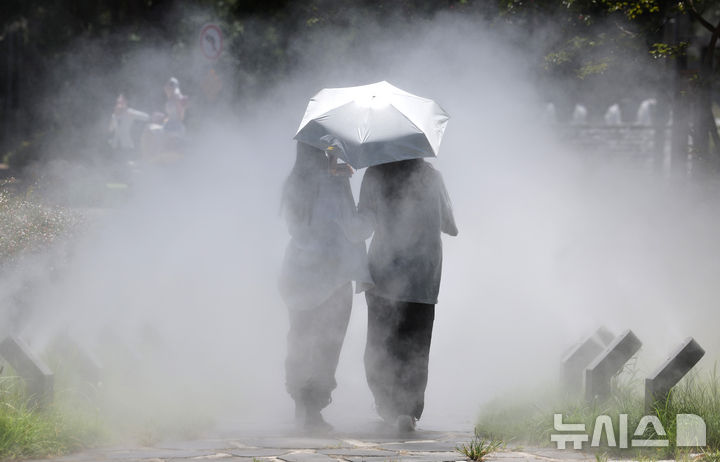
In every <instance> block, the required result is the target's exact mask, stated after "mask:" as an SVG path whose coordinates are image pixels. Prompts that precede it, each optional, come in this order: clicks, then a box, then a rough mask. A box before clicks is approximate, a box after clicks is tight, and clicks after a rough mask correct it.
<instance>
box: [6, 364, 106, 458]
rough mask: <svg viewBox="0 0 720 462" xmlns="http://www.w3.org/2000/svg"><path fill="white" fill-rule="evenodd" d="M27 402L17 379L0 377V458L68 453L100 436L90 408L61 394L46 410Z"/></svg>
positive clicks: (91, 442)
mask: <svg viewBox="0 0 720 462" xmlns="http://www.w3.org/2000/svg"><path fill="white" fill-rule="evenodd" d="M28 403H29V401H28V399H27V398H26V397H25V396H24V394H23V392H22V388H21V386H20V380H19V379H18V378H17V377H13V376H4V377H0V459H3V460H5V459H17V458H28V457H47V456H57V455H62V454H67V453H70V452H73V451H77V450H80V449H83V448H85V447H88V446H90V445H93V444H94V443H96V442H97V441H99V440H100V439H102V437H103V430H102V426H101V425H100V420H99V416H98V414H97V411H96V410H95V409H93V408H92V407H91V406H78V405H77V402H75V401H74V400H72V399H70V398H69V397H68V396H63V395H62V394H58V396H57V397H56V400H55V403H54V404H53V405H51V406H50V407H48V408H46V409H39V408H35V407H33V406H31V405H29V404H28Z"/></svg>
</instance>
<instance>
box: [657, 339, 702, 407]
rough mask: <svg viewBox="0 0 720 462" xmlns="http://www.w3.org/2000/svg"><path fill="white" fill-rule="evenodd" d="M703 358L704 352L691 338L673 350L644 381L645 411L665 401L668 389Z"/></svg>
mask: <svg viewBox="0 0 720 462" xmlns="http://www.w3.org/2000/svg"><path fill="white" fill-rule="evenodd" d="M703 356H705V350H704V349H703V348H702V347H701V346H700V345H698V343H697V342H696V341H695V339H693V338H692V337H688V338H686V339H685V340H684V341H683V342H682V343H681V344H680V346H678V347H677V348H675V349H674V350H673V351H672V353H670V357H668V359H666V360H665V362H664V363H662V364H661V365H660V367H658V368H657V369H656V370H655V372H654V373H652V374H651V375H650V377H648V378H647V379H645V410H646V411H647V412H651V411H652V410H653V408H654V407H655V404H656V403H657V402H662V401H667V399H668V398H669V396H670V389H671V388H672V387H674V386H675V385H677V383H678V382H679V381H680V379H682V378H683V377H684V376H685V375H686V374H687V373H688V372H690V369H692V368H693V367H695V365H696V364H697V363H698V361H700V359H702V357H703Z"/></svg>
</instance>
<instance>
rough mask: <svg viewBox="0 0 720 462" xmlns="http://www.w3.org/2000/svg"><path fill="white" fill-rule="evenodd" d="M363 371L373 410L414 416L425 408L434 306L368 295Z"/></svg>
mask: <svg viewBox="0 0 720 462" xmlns="http://www.w3.org/2000/svg"><path fill="white" fill-rule="evenodd" d="M365 297H366V299H367V305H368V332H367V345H366V347H365V375H366V376H367V382H368V385H369V386H370V390H371V391H372V394H373V396H374V397H375V406H376V407H377V410H378V413H379V414H380V416H382V417H383V418H384V419H385V420H390V421H392V420H394V419H395V418H396V417H397V416H399V415H409V416H413V417H415V418H417V419H419V418H420V416H421V415H422V412H423V408H424V407H425V387H426V386H427V378H428V358H429V354H430V341H431V339H432V328H433V321H434V319H435V305H430V304H425V303H409V302H400V301H395V300H389V299H387V298H383V297H378V296H377V295H373V294H371V293H366V295H365Z"/></svg>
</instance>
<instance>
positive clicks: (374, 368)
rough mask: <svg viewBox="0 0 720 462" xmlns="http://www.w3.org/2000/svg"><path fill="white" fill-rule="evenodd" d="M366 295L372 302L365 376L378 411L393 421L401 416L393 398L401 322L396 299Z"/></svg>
mask: <svg viewBox="0 0 720 462" xmlns="http://www.w3.org/2000/svg"><path fill="white" fill-rule="evenodd" d="M365 299H366V300H367V306H368V327H367V343H366V345H365V376H366V378H367V383H368V386H369V387H370V391H371V392H372V394H373V397H374V398H375V408H376V409H377V411H378V414H380V416H381V417H382V418H383V419H384V420H386V421H388V422H392V421H393V420H394V419H395V418H396V417H397V412H396V410H395V405H394V402H393V399H392V397H393V388H394V386H395V376H396V370H397V364H396V361H395V359H394V358H393V356H392V354H391V349H392V348H391V344H392V342H393V338H394V336H395V327H396V325H397V318H396V316H395V314H396V310H395V307H394V303H393V301H391V300H388V299H386V298H383V297H378V296H377V295H373V294H371V293H368V292H366V293H365Z"/></svg>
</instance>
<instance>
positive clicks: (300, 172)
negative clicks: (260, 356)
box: [280, 143, 371, 431]
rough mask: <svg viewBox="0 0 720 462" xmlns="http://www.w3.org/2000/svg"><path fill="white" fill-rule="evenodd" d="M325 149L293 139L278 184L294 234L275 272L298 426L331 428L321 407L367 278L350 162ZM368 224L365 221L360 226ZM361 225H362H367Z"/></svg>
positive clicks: (333, 384) (332, 382)
mask: <svg viewBox="0 0 720 462" xmlns="http://www.w3.org/2000/svg"><path fill="white" fill-rule="evenodd" d="M336 161H337V159H336V158H334V157H332V156H330V157H329V156H328V155H326V153H325V152H324V151H322V150H319V149H316V148H314V147H312V146H309V145H307V144H303V143H298V145H297V156H296V161H295V165H294V167H293V169H292V171H291V173H290V175H289V177H288V179H287V180H286V182H285V186H284V190H283V213H284V216H285V219H286V222H287V225H288V229H289V231H290V235H291V239H290V242H289V244H288V246H287V249H286V251H285V258H284V261H283V265H282V270H281V275H280V293H281V295H282V297H283V299H284V301H285V304H286V305H287V307H288V311H289V314H290V331H289V332H288V336H287V358H286V361H285V371H286V388H287V391H288V393H290V395H291V396H292V398H293V399H294V401H295V411H296V412H295V415H296V419H297V420H298V423H299V424H300V425H302V426H303V428H305V429H307V430H312V431H318V430H320V431H322V430H329V429H331V428H332V427H331V426H330V425H329V424H328V423H327V422H325V420H324V419H323V417H322V414H321V411H322V409H323V408H325V407H326V406H327V405H328V404H329V403H330V401H331V393H332V391H333V390H334V389H335V387H336V385H337V384H336V382H335V370H336V369H337V364H338V358H339V356H340V350H341V349H342V344H343V341H344V339H345V333H346V330H347V325H348V321H349V319H350V310H351V307H352V297H353V290H352V283H351V281H356V289H357V291H358V292H359V291H361V290H363V289H364V288H365V287H367V286H369V285H370V284H371V279H370V274H369V272H368V267H367V254H366V251H365V241H364V239H365V237H366V235H362V234H359V233H358V230H359V229H361V228H363V223H362V221H361V220H360V219H359V218H358V216H357V209H356V207H355V200H354V199H353V196H352V191H351V189H350V182H349V177H350V175H352V169H351V168H350V167H349V166H347V165H340V166H338V165H337V164H336ZM365 228H366V226H365ZM365 233H366V232H365Z"/></svg>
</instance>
